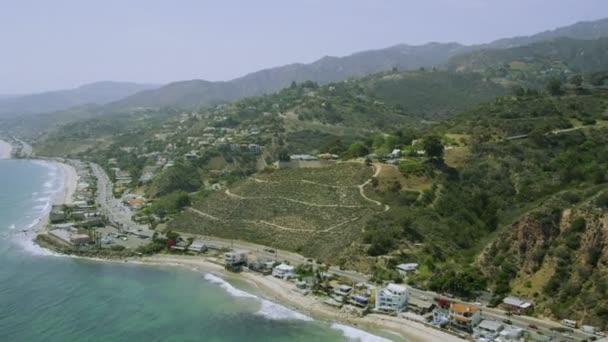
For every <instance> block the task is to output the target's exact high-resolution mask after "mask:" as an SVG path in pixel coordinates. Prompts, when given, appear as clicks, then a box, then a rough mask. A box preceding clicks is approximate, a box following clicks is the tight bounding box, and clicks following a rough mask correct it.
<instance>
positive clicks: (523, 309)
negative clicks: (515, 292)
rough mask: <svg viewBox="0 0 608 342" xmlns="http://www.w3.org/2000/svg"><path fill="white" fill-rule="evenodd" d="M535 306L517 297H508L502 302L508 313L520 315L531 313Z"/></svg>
mask: <svg viewBox="0 0 608 342" xmlns="http://www.w3.org/2000/svg"><path fill="white" fill-rule="evenodd" d="M533 306H534V305H533V304H532V303H531V302H529V301H526V300H524V299H521V298H518V297H515V296H508V297H505V298H504V299H503V300H502V307H503V308H504V309H505V310H506V311H510V312H515V313H518V314H525V313H527V312H529V311H530V310H531V309H532V307H533Z"/></svg>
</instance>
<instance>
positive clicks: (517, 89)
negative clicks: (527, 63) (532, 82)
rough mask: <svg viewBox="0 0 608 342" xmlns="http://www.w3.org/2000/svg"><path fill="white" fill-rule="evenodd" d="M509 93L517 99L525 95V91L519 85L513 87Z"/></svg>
mask: <svg viewBox="0 0 608 342" xmlns="http://www.w3.org/2000/svg"><path fill="white" fill-rule="evenodd" d="M511 92H512V93H513V95H515V96H517V97H522V96H524V95H526V90H525V89H524V87H522V86H520V85H516V86H513V87H512V88H511Z"/></svg>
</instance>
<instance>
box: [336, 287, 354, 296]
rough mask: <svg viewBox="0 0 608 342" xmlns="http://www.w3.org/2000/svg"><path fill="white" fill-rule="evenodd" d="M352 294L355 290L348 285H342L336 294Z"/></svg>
mask: <svg viewBox="0 0 608 342" xmlns="http://www.w3.org/2000/svg"><path fill="white" fill-rule="evenodd" d="M351 292H353V288H352V287H350V286H348V285H340V287H338V288H337V289H336V290H335V291H334V293H335V294H337V295H339V296H348V295H349V294H350V293H351Z"/></svg>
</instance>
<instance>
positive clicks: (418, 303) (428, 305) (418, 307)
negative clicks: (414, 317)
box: [407, 297, 435, 315]
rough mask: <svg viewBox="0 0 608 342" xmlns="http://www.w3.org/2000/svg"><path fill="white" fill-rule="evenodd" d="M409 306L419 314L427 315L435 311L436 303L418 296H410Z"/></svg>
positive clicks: (410, 309)
mask: <svg viewBox="0 0 608 342" xmlns="http://www.w3.org/2000/svg"><path fill="white" fill-rule="evenodd" d="M407 308H408V310H409V311H412V312H414V313H416V314H418V315H426V314H428V313H429V312H431V311H433V309H434V308H435V303H434V302H432V301H430V300H423V299H420V298H416V297H411V298H408V300H407Z"/></svg>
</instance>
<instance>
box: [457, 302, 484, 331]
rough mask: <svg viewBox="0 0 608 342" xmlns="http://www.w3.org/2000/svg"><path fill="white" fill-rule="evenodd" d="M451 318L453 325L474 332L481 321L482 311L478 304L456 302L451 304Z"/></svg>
mask: <svg viewBox="0 0 608 342" xmlns="http://www.w3.org/2000/svg"><path fill="white" fill-rule="evenodd" d="M449 319H450V324H451V325H452V327H454V328H457V329H460V330H464V331H467V332H472V331H473V328H474V327H476V326H477V325H478V324H479V322H480V321H481V312H480V311H479V308H477V307H476V306H472V305H466V304H456V303H454V304H452V305H451V306H450V311H449Z"/></svg>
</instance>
